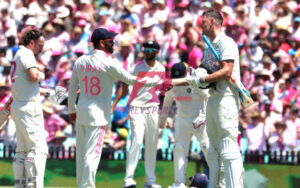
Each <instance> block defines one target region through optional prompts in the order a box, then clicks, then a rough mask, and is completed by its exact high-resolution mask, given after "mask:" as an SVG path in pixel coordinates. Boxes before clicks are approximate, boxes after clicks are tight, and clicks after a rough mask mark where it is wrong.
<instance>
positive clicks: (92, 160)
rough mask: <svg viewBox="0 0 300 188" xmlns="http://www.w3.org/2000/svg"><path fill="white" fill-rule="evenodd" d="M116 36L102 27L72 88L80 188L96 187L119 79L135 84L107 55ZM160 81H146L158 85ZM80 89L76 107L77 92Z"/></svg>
mask: <svg viewBox="0 0 300 188" xmlns="http://www.w3.org/2000/svg"><path fill="white" fill-rule="evenodd" d="M115 35H117V34H116V33H112V32H109V31H108V30H107V29H104V28H98V29H96V30H94V31H93V34H92V37H91V41H92V43H93V46H94V51H93V52H91V53H89V54H87V55H84V56H81V57H80V58H79V59H77V60H76V62H75V64H74V68H73V72H72V78H71V83H70V87H69V98H68V106H69V118H70V120H71V121H72V122H74V121H75V120H76V128H77V132H76V179H77V185H78V187H79V188H94V187H95V176H96V173H97V168H98V164H99V161H100V157H101V152H102V144H103V138H104V135H105V131H106V126H107V125H108V124H109V123H110V108H111V99H112V91H113V85H114V83H115V79H119V80H121V81H123V82H125V83H127V84H131V85H133V84H134V83H135V82H137V81H136V77H135V76H132V75H130V74H129V73H128V72H126V71H125V70H124V69H123V68H122V67H119V66H118V65H117V63H116V62H114V60H113V59H112V58H111V57H110V56H109V55H108V54H107V53H113V45H114V41H113V38H114V36H115ZM158 80H159V78H158V77H157V79H151V80H147V79H145V80H141V82H142V81H145V82H146V84H145V86H156V85H157V82H158ZM78 88H79V89H80V96H79V100H78V104H77V105H76V104H75V102H76V97H77V90H78Z"/></svg>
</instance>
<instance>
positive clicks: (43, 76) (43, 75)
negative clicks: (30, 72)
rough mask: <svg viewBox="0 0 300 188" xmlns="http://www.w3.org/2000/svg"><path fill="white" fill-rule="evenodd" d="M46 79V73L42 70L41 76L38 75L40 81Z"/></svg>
mask: <svg viewBox="0 0 300 188" xmlns="http://www.w3.org/2000/svg"><path fill="white" fill-rule="evenodd" d="M44 79H45V74H44V73H42V72H39V77H38V81H39V82H40V81H43V80H44Z"/></svg>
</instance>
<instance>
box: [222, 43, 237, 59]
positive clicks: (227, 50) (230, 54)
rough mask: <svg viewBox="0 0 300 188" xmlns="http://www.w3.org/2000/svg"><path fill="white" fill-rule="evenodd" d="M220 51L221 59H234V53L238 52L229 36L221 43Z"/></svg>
mask: <svg viewBox="0 0 300 188" xmlns="http://www.w3.org/2000/svg"><path fill="white" fill-rule="evenodd" d="M220 51H221V53H220V60H221V61H225V60H235V54H239V52H238V48H237V45H236V44H235V42H234V41H233V40H232V39H231V38H228V40H226V41H225V42H224V43H223V44H222V45H221V49H220Z"/></svg>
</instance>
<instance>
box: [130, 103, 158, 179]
mask: <svg viewBox="0 0 300 188" xmlns="http://www.w3.org/2000/svg"><path fill="white" fill-rule="evenodd" d="M145 109H146V110H145ZM158 109H159V107H158V106H154V107H131V110H130V126H131V147H130V149H129V152H128V155H127V159H126V176H125V179H124V181H125V182H126V181H127V180H129V179H133V176H134V171H135V169H136V166H137V163H138V160H139V155H140V150H141V145H142V143H143V140H144V135H145V171H146V172H145V173H146V178H145V179H146V180H145V182H146V183H147V184H154V183H156V177H155V166H156V154H157V139H158V118H159V114H158Z"/></svg>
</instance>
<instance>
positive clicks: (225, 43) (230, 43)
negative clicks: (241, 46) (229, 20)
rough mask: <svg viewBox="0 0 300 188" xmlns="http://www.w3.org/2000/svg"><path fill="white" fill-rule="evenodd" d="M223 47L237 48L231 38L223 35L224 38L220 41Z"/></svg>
mask: <svg viewBox="0 0 300 188" xmlns="http://www.w3.org/2000/svg"><path fill="white" fill-rule="evenodd" d="M220 42H221V43H222V44H223V45H222V46H224V47H228V46H236V47H237V44H236V42H235V41H234V40H233V38H231V37H229V36H227V35H225V34H224V37H223V38H222V40H221V41H220Z"/></svg>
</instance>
